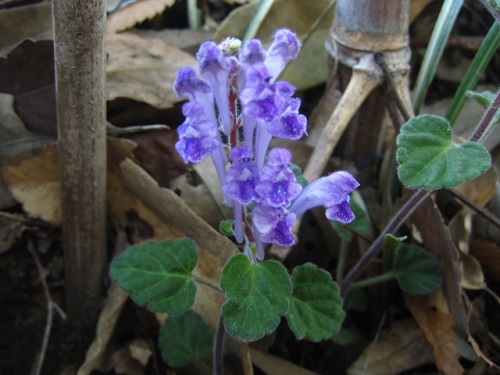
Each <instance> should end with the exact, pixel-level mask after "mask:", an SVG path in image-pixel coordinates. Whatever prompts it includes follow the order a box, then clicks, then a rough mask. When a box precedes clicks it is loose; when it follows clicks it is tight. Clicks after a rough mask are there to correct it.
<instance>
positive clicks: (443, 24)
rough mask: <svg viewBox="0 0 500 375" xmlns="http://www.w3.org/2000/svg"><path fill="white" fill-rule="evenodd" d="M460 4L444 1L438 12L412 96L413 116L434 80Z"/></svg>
mask: <svg viewBox="0 0 500 375" xmlns="http://www.w3.org/2000/svg"><path fill="white" fill-rule="evenodd" d="M462 3H463V0H445V2H444V4H443V7H442V8H441V12H439V17H438V19H437V21H436V26H435V27H434V30H433V32H432V36H431V39H430V41H429V46H428V47H427V51H426V52H425V56H424V61H423V62H422V67H421V68H420V71H419V73H418V77H417V82H416V83H415V89H414V94H413V95H414V97H413V108H414V109H415V114H418V113H419V111H420V106H421V105H422V102H423V101H424V97H425V94H426V93H427V89H428V88H429V85H430V84H431V82H432V79H433V78H434V74H435V73H436V69H437V66H438V63H439V60H440V59H441V55H442V54H443V51H444V47H445V46H446V41H447V40H448V37H449V36H450V32H451V29H452V28H453V25H454V23H455V19H456V18H457V15H458V12H459V11H460V8H461V7H462Z"/></svg>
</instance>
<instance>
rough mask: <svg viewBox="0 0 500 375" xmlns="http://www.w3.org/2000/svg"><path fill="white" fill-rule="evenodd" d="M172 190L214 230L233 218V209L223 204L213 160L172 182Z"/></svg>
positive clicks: (203, 162) (202, 163)
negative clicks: (225, 220)
mask: <svg viewBox="0 0 500 375" xmlns="http://www.w3.org/2000/svg"><path fill="white" fill-rule="evenodd" d="M170 188H171V189H172V190H174V191H175V192H176V193H177V194H178V195H179V196H180V197H181V198H182V200H183V201H184V202H186V204H187V205H188V206H189V207H190V208H191V209H192V210H193V211H194V212H196V214H197V215H198V216H200V217H201V218H202V219H203V220H205V221H206V222H207V223H208V224H210V226H212V227H213V228H219V224H220V222H221V220H224V219H227V218H228V217H231V216H232V210H231V208H230V207H228V206H225V205H224V203H223V200H224V198H223V195H222V189H221V186H220V182H219V178H218V176H217V172H216V170H215V167H214V165H213V163H212V159H211V158H206V159H204V160H203V161H202V162H201V163H198V164H195V165H194V166H193V170H192V171H189V172H188V173H185V174H183V175H181V176H179V177H177V178H176V179H174V180H172V183H171V184H170Z"/></svg>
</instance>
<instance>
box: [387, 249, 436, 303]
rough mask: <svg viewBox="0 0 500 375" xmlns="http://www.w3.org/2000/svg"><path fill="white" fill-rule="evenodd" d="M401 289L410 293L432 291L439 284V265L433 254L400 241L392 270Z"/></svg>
mask: <svg viewBox="0 0 500 375" xmlns="http://www.w3.org/2000/svg"><path fill="white" fill-rule="evenodd" d="M391 273H393V274H394V276H395V277H396V279H397V280H398V284H399V286H400V287H401V289H402V290H403V291H405V292H407V293H410V294H428V293H432V292H433V291H435V290H436V289H438V288H439V287H440V286H441V283H442V280H443V277H442V274H441V267H440V266H439V263H438V261H437V260H436V258H434V256H433V255H432V254H431V253H429V252H428V251H426V250H425V249H422V248H421V247H419V246H416V245H409V244H406V243H400V244H399V246H398V247H397V251H396V256H395V258H394V267H393V269H392V272H391Z"/></svg>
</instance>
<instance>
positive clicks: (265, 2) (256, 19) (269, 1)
mask: <svg viewBox="0 0 500 375" xmlns="http://www.w3.org/2000/svg"><path fill="white" fill-rule="evenodd" d="M273 4H274V0H260V1H259V5H258V6H257V9H256V10H255V13H254V14H253V16H252V18H251V19H250V22H249V23H248V26H247V28H246V30H245V33H244V34H243V38H242V41H243V43H244V42H246V41H248V40H249V39H252V38H253V37H254V36H255V35H256V34H257V30H259V27H260V25H261V24H262V22H263V21H264V19H265V18H266V16H267V14H268V13H269V10H270V9H271V7H272V5H273Z"/></svg>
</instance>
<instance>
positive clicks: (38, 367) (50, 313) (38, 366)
mask: <svg viewBox="0 0 500 375" xmlns="http://www.w3.org/2000/svg"><path fill="white" fill-rule="evenodd" d="M28 250H29V252H30V253H31V256H32V257H33V260H34V262H35V264H36V268H37V270H38V274H39V277H40V283H41V284H42V288H43V292H44V294H45V298H46V299H47V321H46V323H45V330H44V332H43V338H42V346H41V348H40V352H39V353H38V356H37V360H36V361H35V363H34V364H33V368H32V370H31V374H32V375H39V374H40V372H41V371H42V367H43V362H44V360H45V353H46V352H47V345H48V343H49V338H50V332H51V331H52V322H53V319H54V309H55V310H56V311H57V312H58V313H59V315H60V316H61V318H62V319H66V314H65V313H64V311H63V310H62V309H61V308H60V307H59V305H58V304H57V303H55V302H54V300H53V299H52V296H51V295H50V291H49V287H48V285H47V282H46V280H45V271H44V269H43V267H42V264H41V263H40V259H39V258H38V254H37V253H36V251H35V248H34V245H33V241H31V240H29V241H28Z"/></svg>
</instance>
